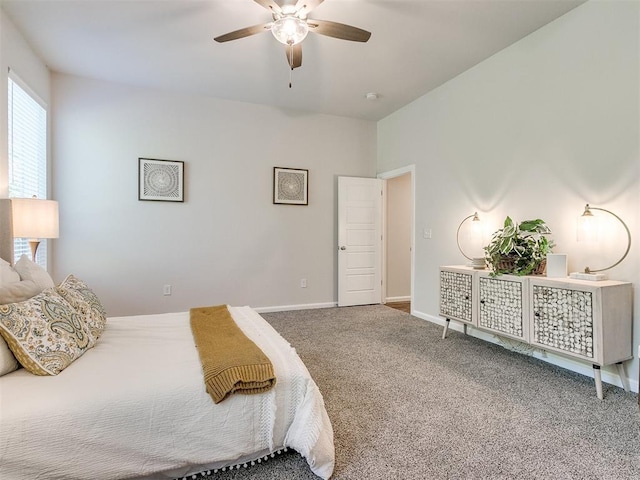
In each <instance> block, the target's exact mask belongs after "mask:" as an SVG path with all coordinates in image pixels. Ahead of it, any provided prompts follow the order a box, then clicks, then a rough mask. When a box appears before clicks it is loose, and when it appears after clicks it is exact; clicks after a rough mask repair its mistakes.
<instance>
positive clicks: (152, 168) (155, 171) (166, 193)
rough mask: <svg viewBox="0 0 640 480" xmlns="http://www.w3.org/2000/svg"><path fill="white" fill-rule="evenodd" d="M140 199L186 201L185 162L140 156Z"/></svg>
mask: <svg viewBox="0 0 640 480" xmlns="http://www.w3.org/2000/svg"><path fill="white" fill-rule="evenodd" d="M138 200H148V201H156V202H184V162H182V161H179V160H158V159H154V158H138Z"/></svg>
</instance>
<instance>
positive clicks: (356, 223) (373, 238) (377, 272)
mask: <svg viewBox="0 0 640 480" xmlns="http://www.w3.org/2000/svg"><path fill="white" fill-rule="evenodd" d="M381 282H382V180H379V179H377V178H355V177H338V306H340V307H346V306H350V305H370V304H375V303H382V288H381Z"/></svg>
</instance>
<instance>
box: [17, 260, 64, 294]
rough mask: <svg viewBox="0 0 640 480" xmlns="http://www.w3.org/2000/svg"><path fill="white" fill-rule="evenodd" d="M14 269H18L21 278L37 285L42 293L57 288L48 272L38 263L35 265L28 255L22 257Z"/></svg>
mask: <svg viewBox="0 0 640 480" xmlns="http://www.w3.org/2000/svg"><path fill="white" fill-rule="evenodd" d="M14 268H15V269H16V272H18V273H19V274H20V278H21V279H22V280H31V281H32V282H33V283H35V284H36V286H37V287H38V288H39V289H40V291H43V290H46V289H47V288H53V287H55V286H56V285H55V284H54V283H53V279H52V278H51V276H50V275H49V274H48V273H47V271H46V270H45V269H44V268H42V267H41V266H40V265H38V264H37V263H33V262H32V261H31V260H29V257H27V256H26V255H22V256H21V257H20V260H18V261H17V262H16V264H15V265H14Z"/></svg>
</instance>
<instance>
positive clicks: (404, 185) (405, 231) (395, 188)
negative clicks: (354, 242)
mask: <svg viewBox="0 0 640 480" xmlns="http://www.w3.org/2000/svg"><path fill="white" fill-rule="evenodd" d="M386 193H387V205H386V206H387V226H386V233H387V252H386V260H387V268H386V272H387V283H386V288H387V301H394V300H396V301H397V300H398V299H402V298H411V221H412V209H413V205H412V195H411V174H409V173H406V174H404V175H400V176H399V177H394V178H390V179H389V180H387V189H386Z"/></svg>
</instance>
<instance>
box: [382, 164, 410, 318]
mask: <svg viewBox="0 0 640 480" xmlns="http://www.w3.org/2000/svg"><path fill="white" fill-rule="evenodd" d="M407 173H409V174H411V313H412V314H413V310H414V304H413V299H414V286H415V252H416V248H415V238H416V237H415V233H416V166H415V164H413V165H407V166H406V167H400V168H396V169H394V170H389V171H387V172H381V173H378V175H377V178H379V179H381V180H383V183H382V192H383V195H382V197H383V199H384V205H383V208H382V291H381V293H382V298H381V302H382V303H383V304H384V303H386V299H387V208H386V205H387V182H386V181H387V180H389V179H392V178H396V177H400V176H402V175H406V174H407Z"/></svg>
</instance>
